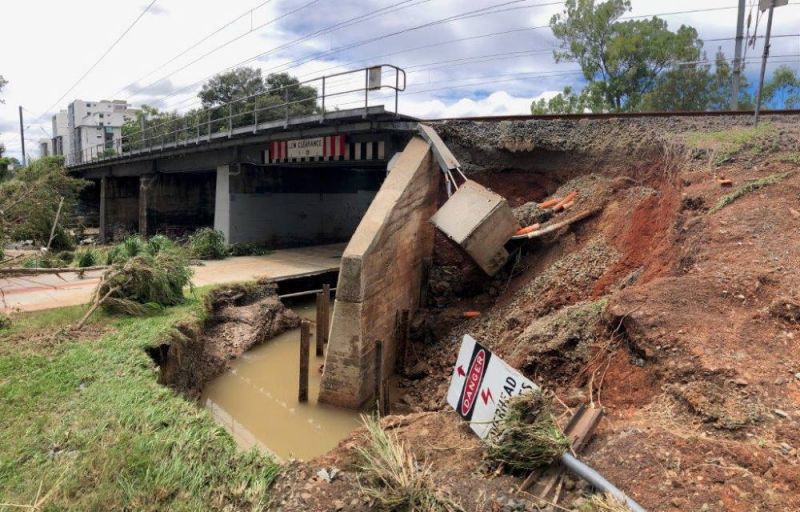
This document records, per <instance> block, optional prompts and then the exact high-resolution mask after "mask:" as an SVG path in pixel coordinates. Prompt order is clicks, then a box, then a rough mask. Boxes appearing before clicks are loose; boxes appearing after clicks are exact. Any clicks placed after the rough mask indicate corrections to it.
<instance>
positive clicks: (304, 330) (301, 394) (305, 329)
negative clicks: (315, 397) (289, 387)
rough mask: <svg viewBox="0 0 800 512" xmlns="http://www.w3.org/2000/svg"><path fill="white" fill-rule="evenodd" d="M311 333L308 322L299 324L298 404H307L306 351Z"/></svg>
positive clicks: (304, 321)
mask: <svg viewBox="0 0 800 512" xmlns="http://www.w3.org/2000/svg"><path fill="white" fill-rule="evenodd" d="M310 337H311V332H310V328H309V322H308V320H303V321H302V322H301V323H300V388H299V391H298V393H297V401H298V402H308V349H309V338H310Z"/></svg>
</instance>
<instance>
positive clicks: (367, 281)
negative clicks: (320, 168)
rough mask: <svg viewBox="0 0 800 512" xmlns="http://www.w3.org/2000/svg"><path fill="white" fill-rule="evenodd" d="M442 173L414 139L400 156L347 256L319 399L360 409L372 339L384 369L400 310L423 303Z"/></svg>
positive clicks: (371, 377)
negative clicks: (421, 297) (379, 345)
mask: <svg viewBox="0 0 800 512" xmlns="http://www.w3.org/2000/svg"><path fill="white" fill-rule="evenodd" d="M440 175H441V173H440V172H439V170H438V168H437V166H436V163H435V161H434V158H433V155H432V152H431V149H430V146H429V144H428V143H427V142H425V141H424V140H423V139H421V138H419V137H414V138H412V139H411V141H410V142H409V143H408V144H407V145H406V147H405V149H404V150H403V152H402V153H401V154H400V155H399V157H398V158H397V159H396V161H395V163H394V165H393V166H392V169H391V171H390V172H389V175H388V176H387V178H386V180H385V181H384V183H383V185H382V186H381V188H380V190H379V191H378V194H377V195H376V196H375V199H374V200H373V201H372V204H371V205H370V207H369V209H368V210H367V213H366V214H365V215H364V218H363V219H362V220H361V222H360V223H359V225H358V228H357V229H356V231H355V234H354V235H353V237H352V238H351V239H350V243H349V244H348V245H347V248H346V249H345V251H344V254H343V256H342V263H341V271H340V273H339V282H338V284H337V290H336V301H335V303H334V309H333V318H332V321H331V332H330V338H329V340H330V341H329V343H328V351H327V354H326V357H325V370H324V373H323V375H322V382H321V385H320V393H319V401H320V402H324V403H329V404H333V405H337V406H341V407H350V408H360V407H362V406H364V405H365V404H367V403H368V402H370V401H371V400H372V399H373V398H374V397H373V394H374V389H375V375H376V362H375V353H374V350H375V345H376V341H378V340H380V341H381V342H383V347H384V349H383V361H382V364H383V368H384V369H385V371H383V372H382V373H383V375H387V374H389V373H391V369H392V368H393V367H394V364H395V360H396V356H397V349H398V347H397V346H396V341H397V340H396V339H395V330H396V329H395V326H396V322H397V317H398V316H399V315H400V313H401V311H402V310H404V309H405V310H413V309H415V308H416V307H417V306H418V303H419V293H420V285H421V281H422V278H423V265H424V260H425V259H426V258H428V257H430V256H431V254H432V252H433V236H434V232H433V225H432V224H431V223H430V218H431V216H432V215H433V214H434V213H435V211H436V194H437V190H438V187H439V180H440V179H441V178H440Z"/></svg>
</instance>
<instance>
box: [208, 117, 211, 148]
mask: <svg viewBox="0 0 800 512" xmlns="http://www.w3.org/2000/svg"><path fill="white" fill-rule="evenodd" d="M208 140H209V142H210V141H211V109H208Z"/></svg>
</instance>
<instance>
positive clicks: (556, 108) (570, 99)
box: [531, 86, 588, 115]
mask: <svg viewBox="0 0 800 512" xmlns="http://www.w3.org/2000/svg"><path fill="white" fill-rule="evenodd" d="M587 104H588V99H587V97H586V95H584V94H582V93H578V94H576V93H575V92H573V90H572V87H569V86H567V87H564V90H563V91H562V92H560V93H558V94H556V95H555V96H553V97H552V98H550V99H549V100H545V99H544V98H541V99H539V101H537V102H534V103H532V104H531V114H534V115H542V114H579V113H582V112H585V111H586V108H587Z"/></svg>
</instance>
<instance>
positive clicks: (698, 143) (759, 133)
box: [684, 123, 778, 165]
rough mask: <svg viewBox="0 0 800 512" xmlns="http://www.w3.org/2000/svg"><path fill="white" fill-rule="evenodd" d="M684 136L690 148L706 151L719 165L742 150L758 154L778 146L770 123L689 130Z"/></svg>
mask: <svg viewBox="0 0 800 512" xmlns="http://www.w3.org/2000/svg"><path fill="white" fill-rule="evenodd" d="M684 137H685V138H684V141H685V143H686V145H687V146H689V147H690V148H692V149H699V150H704V151H708V152H709V153H710V154H711V155H712V160H711V161H712V163H713V164H714V165H721V164H723V163H725V162H727V161H728V160H730V159H731V158H733V157H734V156H735V155H737V154H739V153H742V152H743V151H747V152H749V153H750V154H751V155H760V154H764V153H767V152H770V151H774V150H776V149H777V148H778V129H777V128H775V126H773V125H772V124H770V123H761V124H760V125H758V126H743V127H737V128H730V129H727V130H720V131H712V132H690V133H688V134H686V135H685V136H684Z"/></svg>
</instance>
